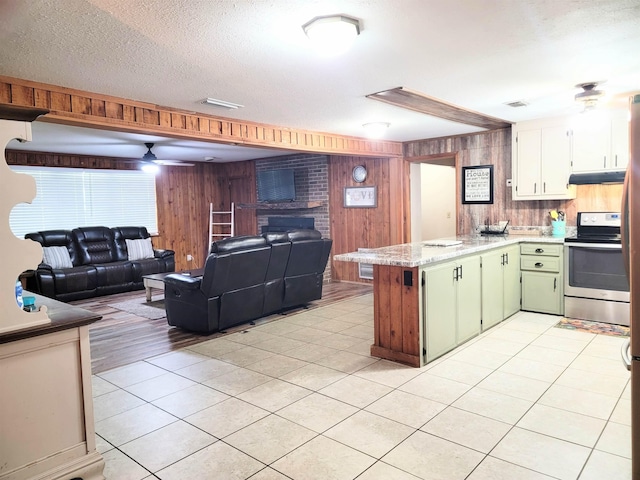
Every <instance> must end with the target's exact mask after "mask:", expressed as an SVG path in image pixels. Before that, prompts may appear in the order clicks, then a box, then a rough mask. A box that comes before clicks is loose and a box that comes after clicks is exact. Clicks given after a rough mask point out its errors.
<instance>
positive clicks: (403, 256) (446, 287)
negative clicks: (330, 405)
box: [334, 236, 563, 367]
mask: <svg viewBox="0 0 640 480" xmlns="http://www.w3.org/2000/svg"><path fill="white" fill-rule="evenodd" d="M527 242H535V243H537V244H539V243H556V244H562V242H563V239H562V238H552V237H532V238H522V237H519V238H517V239H513V238H508V237H479V236H468V237H458V238H457V239H456V240H450V239H445V240H443V241H442V242H440V245H441V246H434V245H433V243H434V242H419V243H408V244H402V245H393V246H390V247H382V248H375V249H368V250H366V251H360V252H352V253H343V254H339V255H335V256H334V260H337V261H346V262H358V263H365V264H373V277H374V280H373V314H374V343H373V345H372V346H371V355H372V356H374V357H379V358H384V359H387V360H392V361H395V362H399V363H403V364H406V365H410V366H413V367H421V366H423V365H426V364H427V363H429V362H431V361H432V360H435V359H436V358H438V357H440V356H442V355H444V354H445V353H447V352H449V351H451V350H453V349H454V348H456V347H457V346H458V345H461V344H463V343H464V342H466V341H468V340H470V339H471V338H473V337H475V336H477V335H479V334H480V333H481V332H482V331H485V330H487V329H489V328H491V327H493V326H495V325H496V324H498V323H500V322H501V321H502V320H504V319H506V318H508V317H510V316H511V315H513V314H514V313H516V312H517V311H518V310H519V309H520V303H521V302H520V298H521V289H520V246H519V244H521V243H527ZM436 243H438V242H436ZM560 274H561V273H560Z"/></svg>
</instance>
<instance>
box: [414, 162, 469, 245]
mask: <svg viewBox="0 0 640 480" xmlns="http://www.w3.org/2000/svg"><path fill="white" fill-rule="evenodd" d="M409 175H410V177H409V178H410V185H411V241H412V242H420V241H423V240H433V239H436V238H446V237H455V236H456V234H457V225H458V218H457V204H456V199H457V180H456V178H457V177H456V158H455V155H454V154H451V155H449V156H438V157H437V158H424V159H421V160H420V159H417V161H415V162H412V163H411V166H410V174H409Z"/></svg>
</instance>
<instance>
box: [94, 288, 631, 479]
mask: <svg viewBox="0 0 640 480" xmlns="http://www.w3.org/2000/svg"><path fill="white" fill-rule="evenodd" d="M372 303H373V300H372V296H371V295H364V296H361V297H356V298H353V299H350V300H345V301H343V302H340V303H337V304H332V305H330V306H328V307H324V308H319V309H314V310H309V311H305V312H302V313H298V314H293V315H290V316H282V318H280V319H278V320H276V321H274V322H270V323H267V324H263V325H260V326H256V327H253V328H251V329H249V330H246V331H244V332H238V333H234V334H231V335H228V336H225V337H222V338H217V339H213V340H209V341H206V342H204V343H201V344H198V345H194V346H192V347H189V348H188V349H184V350H180V351H176V352H172V353H169V354H165V355H162V356H159V357H154V358H150V359H147V360H145V361H143V362H138V363H134V364H132V365H128V366H125V367H121V368H118V369H114V370H111V371H108V372H104V373H101V374H99V375H96V376H94V377H93V392H94V408H95V417H96V432H97V434H98V435H97V442H98V448H99V451H100V452H101V453H103V455H104V458H105V460H106V469H105V475H106V477H107V478H108V479H110V480H140V479H152V478H159V479H163V480H172V479H180V480H184V479H199V480H203V479H224V480H234V479H248V478H250V479H252V480H280V479H295V480H314V479H318V480H331V479H345V480H347V479H356V478H357V479H359V480H381V479H385V480H409V479H414V480H415V479H418V478H422V479H443V480H458V479H469V480H489V479H490V480H501V479H504V480H507V479H509V480H512V479H531V480H534V479H536V480H541V479H551V478H555V479H577V478H580V479H582V480H593V479H604V478H606V479H608V480H616V479H619V480H628V479H630V478H631V460H630V457H631V441H630V390H629V389H630V387H629V374H628V372H627V371H626V370H625V368H624V367H623V365H622V362H621V360H620V354H619V352H620V346H621V343H622V342H623V338H621V337H611V336H604V335H594V334H590V333H585V332H578V331H571V330H565V329H559V328H554V327H553V325H555V324H556V323H557V322H558V320H559V317H555V316H549V315H541V314H533V313H526V312H520V313H517V314H516V315H514V316H513V317H511V318H510V319H508V320H506V321H505V322H503V323H502V324H500V325H498V326H496V327H494V328H492V329H491V330H489V331H487V332H484V333H483V334H482V335H480V336H478V337H476V338H475V339H473V340H471V341H470V342H467V343H466V344H464V345H462V346H460V347H459V348H457V349H456V350H454V351H452V352H450V353H449V354H447V355H445V356H444V357H441V358H439V359H437V360H436V361H434V362H432V363H430V364H429V365H427V366H425V367H423V368H420V369H418V368H409V367H405V366H402V365H399V364H395V363H393V362H388V361H385V360H380V359H377V358H373V357H371V356H370V355H369V347H370V345H371V343H372V338H373V314H372V311H373V307H372Z"/></svg>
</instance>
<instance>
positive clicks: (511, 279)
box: [503, 245, 521, 319]
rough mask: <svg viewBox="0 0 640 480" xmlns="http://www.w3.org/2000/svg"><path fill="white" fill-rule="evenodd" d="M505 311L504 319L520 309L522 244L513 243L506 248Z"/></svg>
mask: <svg viewBox="0 0 640 480" xmlns="http://www.w3.org/2000/svg"><path fill="white" fill-rule="evenodd" d="M504 252H505V254H506V257H505V264H504V270H503V271H504V287H503V288H504V303H503V306H504V311H503V319H504V318H509V317H510V316H511V315H513V314H514V313H516V312H519V311H520V298H521V296H520V295H521V290H520V245H513V246H511V247H507V248H506V249H505V250H504Z"/></svg>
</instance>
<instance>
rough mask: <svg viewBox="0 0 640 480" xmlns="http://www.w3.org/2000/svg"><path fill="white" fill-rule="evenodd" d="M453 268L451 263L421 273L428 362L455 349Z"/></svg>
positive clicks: (453, 264)
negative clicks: (423, 276)
mask: <svg viewBox="0 0 640 480" xmlns="http://www.w3.org/2000/svg"><path fill="white" fill-rule="evenodd" d="M456 267H457V265H456V264H455V263H454V262H450V263H445V264H443V265H440V266H438V267H431V268H427V269H425V271H424V274H425V282H426V284H425V286H424V289H425V290H424V291H425V293H426V296H425V297H426V298H425V306H424V308H425V313H426V322H425V323H426V324H425V327H426V328H425V331H424V335H425V341H424V345H425V348H426V350H427V362H430V361H431V360H433V359H435V358H438V357H439V356H440V355H443V354H444V353H446V352H448V351H449V350H451V349H453V348H454V347H455V346H456V287H457V282H456V280H455V270H456Z"/></svg>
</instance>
